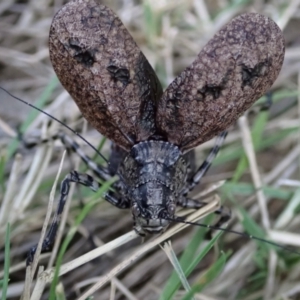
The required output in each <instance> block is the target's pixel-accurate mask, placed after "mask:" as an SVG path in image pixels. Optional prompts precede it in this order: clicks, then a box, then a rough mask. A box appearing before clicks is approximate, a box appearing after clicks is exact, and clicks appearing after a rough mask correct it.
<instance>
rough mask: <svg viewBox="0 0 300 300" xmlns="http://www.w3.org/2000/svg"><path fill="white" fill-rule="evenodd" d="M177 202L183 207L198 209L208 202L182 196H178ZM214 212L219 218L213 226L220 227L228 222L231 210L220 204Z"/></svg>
mask: <svg viewBox="0 0 300 300" xmlns="http://www.w3.org/2000/svg"><path fill="white" fill-rule="evenodd" d="M177 204H178V205H179V206H181V207H183V208H194V209H199V208H202V207H205V206H206V205H207V204H208V203H207V202H205V201H202V200H195V199H191V198H187V197H185V196H182V197H181V198H179V201H178V203H177ZM214 213H215V214H217V215H220V218H219V220H218V221H217V223H216V224H214V225H213V227H221V226H222V225H223V224H224V223H226V222H228V221H229V220H230V218H231V210H230V209H229V208H228V207H225V206H223V205H221V206H220V208H218V209H217V210H215V211H214ZM210 237H211V231H209V232H208V234H207V238H210Z"/></svg>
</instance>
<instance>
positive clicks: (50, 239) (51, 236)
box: [26, 171, 130, 265]
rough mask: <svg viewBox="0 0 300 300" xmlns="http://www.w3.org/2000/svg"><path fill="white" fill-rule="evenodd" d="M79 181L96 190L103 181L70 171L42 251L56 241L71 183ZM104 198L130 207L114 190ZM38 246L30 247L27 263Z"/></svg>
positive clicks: (28, 263) (116, 204)
mask: <svg viewBox="0 0 300 300" xmlns="http://www.w3.org/2000/svg"><path fill="white" fill-rule="evenodd" d="M72 182H74V183H78V184H81V185H84V186H86V187H89V188H90V189H91V190H92V191H94V192H96V191H97V190H98V189H99V188H100V187H101V183H99V182H97V181H95V180H94V179H93V177H92V176H90V175H88V174H83V173H78V172H77V171H72V172H70V173H69V174H68V175H67V176H66V177H65V179H64V180H63V181H62V183H61V187H60V199H59V202H58V206H57V210H56V213H55V215H54V217H53V219H52V223H51V225H50V229H49V230H48V232H47V235H46V238H45V239H44V241H43V244H42V249H41V252H47V251H49V250H50V249H51V248H52V246H53V243H54V241H55V237H56V233H57V230H58V226H59V223H60V219H61V215H62V213H63V209H64V206H65V203H66V200H67V196H68V194H69V191H70V184H71V183H72ZM104 199H105V200H106V201H108V202H109V203H111V204H113V205H115V206H117V207H119V208H129V206H130V203H129V202H127V201H126V200H125V199H123V198H121V197H120V198H118V197H117V196H115V194H114V193H113V192H110V191H109V192H107V193H105V194H104ZM36 249H37V246H34V247H32V248H31V249H30V251H29V253H28V256H27V261H26V262H27V265H30V264H31V263H32V261H33V258H34V255H35V252H36Z"/></svg>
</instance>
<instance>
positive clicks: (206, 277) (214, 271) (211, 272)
mask: <svg viewBox="0 0 300 300" xmlns="http://www.w3.org/2000/svg"><path fill="white" fill-rule="evenodd" d="M228 256H229V254H225V253H223V252H222V253H221V256H220V257H219V259H218V260H217V261H216V262H215V263H214V264H213V265H212V266H211V267H210V268H209V269H208V270H207V271H206V272H205V273H204V274H203V275H202V276H201V277H200V278H199V279H198V280H197V283H196V284H195V285H194V286H193V287H192V289H191V291H190V292H188V293H187V294H186V295H185V296H184V297H183V298H182V300H190V299H191V298H192V297H193V296H194V295H195V294H196V293H199V292H201V291H202V290H203V289H204V288H205V287H206V286H207V285H208V284H209V283H210V282H211V281H213V280H214V279H215V278H216V277H217V276H218V275H219V274H220V273H221V272H222V270H223V268H224V266H225V263H226V260H227V258H228Z"/></svg>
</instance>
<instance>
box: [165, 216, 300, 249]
mask: <svg viewBox="0 0 300 300" xmlns="http://www.w3.org/2000/svg"><path fill="white" fill-rule="evenodd" d="M167 220H169V221H172V222H177V223H185V224H190V225H195V226H199V227H204V228H208V229H214V230H220V231H224V232H228V233H234V234H237V235H239V236H241V237H243V238H247V239H251V240H256V241H260V242H264V243H266V244H269V245H272V246H275V247H277V248H280V249H283V250H285V251H288V252H291V253H294V254H297V255H300V252H298V251H297V250H294V249H291V248H289V247H286V246H282V245H279V244H276V243H275V242H272V241H268V240H265V239H263V238H259V237H257V236H253V235H251V234H248V233H245V232H239V231H235V230H232V229H227V228H222V227H216V226H213V225H206V224H202V223H194V222H188V221H185V220H184V218H181V217H176V219H171V218H167Z"/></svg>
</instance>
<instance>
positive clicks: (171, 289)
mask: <svg viewBox="0 0 300 300" xmlns="http://www.w3.org/2000/svg"><path fill="white" fill-rule="evenodd" d="M222 233H223V232H218V233H217V234H216V235H215V236H214V237H213V238H212V239H211V241H210V242H209V243H208V244H207V245H206V246H205V247H204V248H203V249H202V250H201V251H200V252H199V254H198V255H197V256H196V257H195V258H194V259H193V261H192V262H191V263H189V265H188V266H187V267H185V268H183V270H184V274H185V276H186V277H188V276H189V275H190V274H191V272H192V271H193V270H194V269H195V267H196V266H197V265H199V263H200V262H201V260H202V259H203V258H204V257H205V255H206V254H207V253H208V252H209V250H210V249H211V248H212V247H213V246H214V244H215V243H216V241H217V240H218V239H219V237H220V236H221V235H222ZM180 285H181V282H180V280H179V277H178V276H177V274H176V277H175V276H174V277H173V278H172V282H171V281H169V282H168V283H167V285H166V287H165V289H164V290H163V292H162V294H161V296H160V298H159V299H160V300H162V299H172V297H173V296H174V294H175V293H176V291H177V290H178V289H179V288H180Z"/></svg>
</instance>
